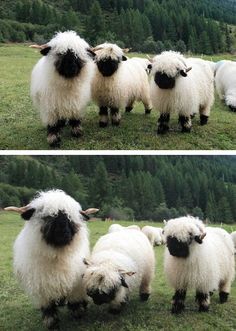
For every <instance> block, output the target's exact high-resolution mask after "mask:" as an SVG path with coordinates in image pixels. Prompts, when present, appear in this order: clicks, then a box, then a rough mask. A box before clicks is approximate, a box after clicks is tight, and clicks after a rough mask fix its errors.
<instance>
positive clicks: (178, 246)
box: [167, 237, 189, 258]
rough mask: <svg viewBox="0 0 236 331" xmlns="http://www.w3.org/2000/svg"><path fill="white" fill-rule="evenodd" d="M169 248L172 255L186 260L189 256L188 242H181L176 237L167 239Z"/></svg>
mask: <svg viewBox="0 0 236 331" xmlns="http://www.w3.org/2000/svg"><path fill="white" fill-rule="evenodd" d="M167 247H168V250H169V252H170V255H172V256H175V257H183V258H186V257H188V256H189V245H188V243H187V242H183V241H179V240H178V239H177V238H175V237H167Z"/></svg>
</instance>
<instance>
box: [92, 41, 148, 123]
mask: <svg viewBox="0 0 236 331" xmlns="http://www.w3.org/2000/svg"><path fill="white" fill-rule="evenodd" d="M93 51H94V52H95V53H96V56H95V63H96V70H95V76H94V79H93V82H92V98H93V100H94V101H95V102H96V104H97V105H98V107H99V115H100V121H99V125H100V127H106V126H107V125H108V110H109V108H110V113H111V122H112V125H119V123H120V119H121V117H120V114H119V108H124V107H125V109H126V111H127V112H130V111H131V110H132V108H133V103H134V102H135V101H142V103H143V104H144V107H145V113H146V114H147V113H150V111H151V109H152V105H151V99H150V89H149V82H148V76H147V74H146V71H145V70H144V68H143V65H142V64H140V63H139V62H138V61H136V60H132V59H127V58H126V57H125V56H124V53H123V50H122V49H121V48H120V47H118V46H117V45H116V44H110V43H104V44H101V45H98V46H96V47H95V48H94V49H93Z"/></svg>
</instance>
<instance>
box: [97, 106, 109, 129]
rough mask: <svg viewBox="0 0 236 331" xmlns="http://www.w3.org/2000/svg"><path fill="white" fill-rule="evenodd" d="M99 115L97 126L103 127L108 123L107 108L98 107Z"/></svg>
mask: <svg viewBox="0 0 236 331" xmlns="http://www.w3.org/2000/svg"><path fill="white" fill-rule="evenodd" d="M99 115H100V120H99V126H100V128H105V127H106V126H107V125H108V108H107V107H100V108H99Z"/></svg>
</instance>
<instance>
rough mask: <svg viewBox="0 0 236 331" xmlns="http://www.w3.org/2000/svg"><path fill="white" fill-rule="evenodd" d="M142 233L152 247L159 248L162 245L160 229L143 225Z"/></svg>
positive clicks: (162, 239)
mask: <svg viewBox="0 0 236 331" xmlns="http://www.w3.org/2000/svg"><path fill="white" fill-rule="evenodd" d="M142 232H143V233H144V234H145V235H146V236H147V238H148V239H149V241H150V243H151V244H152V246H155V245H157V246H159V245H161V244H163V243H164V238H163V236H162V229H161V228H156V227H154V226H149V225H145V226H144V227H143V228H142Z"/></svg>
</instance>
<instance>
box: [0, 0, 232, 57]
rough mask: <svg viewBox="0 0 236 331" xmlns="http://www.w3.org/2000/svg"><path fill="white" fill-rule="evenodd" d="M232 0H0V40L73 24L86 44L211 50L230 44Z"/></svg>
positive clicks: (34, 36) (38, 36) (45, 34)
mask: <svg viewBox="0 0 236 331" xmlns="http://www.w3.org/2000/svg"><path fill="white" fill-rule="evenodd" d="M235 25H236V3H235V1H232V0H226V1H223V0H198V1H194V0H177V1H176V0H149V1H144V0H128V1H127V0H110V1H107V0H106V1H105V0H99V1H97V0H82V1H75V0H59V1H55V0H44V1H43V0H34V1H29V0H18V1H17V2H16V1H13V0H10V1H6V0H2V1H1V4H0V41H2V42H4V41H14V42H22V41H36V42H44V41H47V40H48V39H49V38H51V36H52V35H53V34H54V33H55V31H58V30H66V29H74V30H76V31H77V32H78V33H79V34H80V35H82V36H84V37H85V38H86V40H88V41H89V42H90V43H91V44H92V45H95V44H98V43H100V42H103V41H104V40H107V41H111V42H116V43H118V44H120V45H121V46H122V47H123V46H125V47H132V48H133V50H135V51H143V52H150V53H158V52H161V51H162V50H164V49H176V50H178V51H181V52H185V51H187V50H189V51H192V52H194V53H205V54H216V53H220V52H230V51H232V49H233V48H234V43H235V28H234V26H235Z"/></svg>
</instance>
